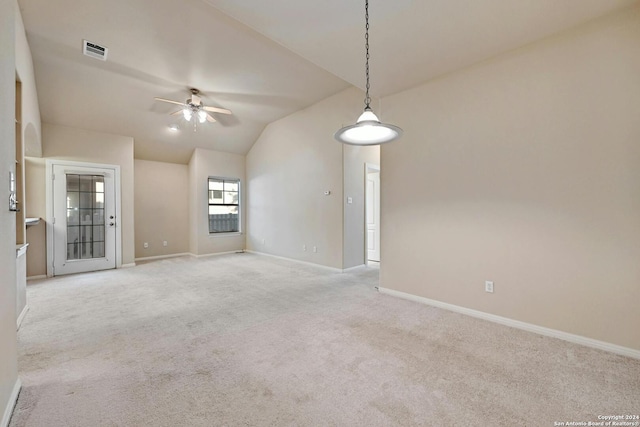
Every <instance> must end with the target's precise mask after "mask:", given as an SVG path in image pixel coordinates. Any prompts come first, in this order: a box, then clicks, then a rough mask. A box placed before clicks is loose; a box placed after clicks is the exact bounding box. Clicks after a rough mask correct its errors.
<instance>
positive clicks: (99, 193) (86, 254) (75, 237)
mask: <svg viewBox="0 0 640 427" xmlns="http://www.w3.org/2000/svg"><path fill="white" fill-rule="evenodd" d="M66 178H67V260H77V259H90V258H103V257H104V251H105V242H104V234H105V230H104V228H105V223H104V188H105V187H104V177H102V176H96V175H79V174H67V176H66Z"/></svg>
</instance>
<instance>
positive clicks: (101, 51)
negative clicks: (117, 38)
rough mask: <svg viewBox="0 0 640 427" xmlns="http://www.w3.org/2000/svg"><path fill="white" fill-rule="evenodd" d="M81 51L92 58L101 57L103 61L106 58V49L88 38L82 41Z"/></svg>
mask: <svg viewBox="0 0 640 427" xmlns="http://www.w3.org/2000/svg"><path fill="white" fill-rule="evenodd" d="M82 42H83V43H82V53H84V54H85V55H87V56H90V57H92V58H96V59H101V60H103V61H106V60H107V51H108V50H109V49H107V48H106V47H104V46H100V45H99V44H96V43H92V42H90V41H89V40H83V41H82Z"/></svg>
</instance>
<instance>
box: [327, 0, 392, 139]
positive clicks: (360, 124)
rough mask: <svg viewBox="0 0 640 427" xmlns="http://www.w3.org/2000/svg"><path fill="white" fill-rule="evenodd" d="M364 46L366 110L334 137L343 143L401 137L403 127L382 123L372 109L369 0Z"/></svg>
mask: <svg viewBox="0 0 640 427" xmlns="http://www.w3.org/2000/svg"><path fill="white" fill-rule="evenodd" d="M364 19H365V27H364V29H365V31H364V46H365V52H366V54H365V59H366V61H365V77H366V86H365V89H366V91H365V97H364V112H363V113H362V114H361V115H360V117H358V120H357V121H356V123H355V124H354V125H349V126H345V127H343V128H342V129H339V130H338V131H337V132H336V133H335V134H334V135H333V137H334V138H335V139H337V140H338V141H339V142H342V143H343V144H350V145H380V144H384V143H386V142H391V141H393V140H395V139H398V138H400V136H401V135H402V129H400V128H399V127H397V126H394V125H389V124H385V123H380V120H379V119H378V117H377V116H376V115H375V114H374V112H373V110H372V109H371V96H370V95H369V90H370V89H371V84H370V82H369V77H370V76H369V58H370V56H369V0H365V2H364Z"/></svg>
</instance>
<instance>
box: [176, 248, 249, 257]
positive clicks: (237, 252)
mask: <svg viewBox="0 0 640 427" xmlns="http://www.w3.org/2000/svg"><path fill="white" fill-rule="evenodd" d="M244 252H246V251H245V250H243V249H239V250H237V251H227V252H214V253H211V254H202V255H196V254H192V253H188V254H186V255H190V256H192V257H193V258H208V257H211V256H218V255H229V254H241V253H244Z"/></svg>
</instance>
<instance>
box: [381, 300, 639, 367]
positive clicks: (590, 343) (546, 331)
mask: <svg viewBox="0 0 640 427" xmlns="http://www.w3.org/2000/svg"><path fill="white" fill-rule="evenodd" d="M378 291H380V293H383V294H387V295H392V296H395V297H399V298H403V299H407V300H410V301H415V302H419V303H421V304H426V305H431V306H433V307H438V308H443V309H445V310H449V311H454V312H456V313H461V314H466V315H467V316H471V317H476V318H478V319H483V320H488V321H489V322H494V323H499V324H501V325H505V326H510V327H512V328H516V329H522V330H524V331H528V332H533V333H536V334H540V335H544V336H547V337H552V338H558V339H561V340H564V341H568V342H572V343H574V344H580V345H584V346H586V347H592V348H597V349H599V350H604V351H608V352H610V353H615V354H619V355H621V356H626V357H631V358H634V359H640V350H635V349H633V348H629V347H623V346H620V345H616V344H611V343H608V342H604V341H599V340H595V339H592V338H587V337H583V336H581V335H574V334H570V333H568V332H563V331H558V330H556V329H551V328H545V327H543V326H538V325H534V324H531V323H526V322H521V321H519V320H513V319H509V318H507V317H502V316H496V315H495V314H490V313H485V312H483V311H478V310H472V309H470V308H465V307H460V306H458V305H453V304H448V303H445V302H441V301H436V300H432V299H429V298H424V297H420V296H417V295H412V294H407V293H405V292H400V291H395V290H393V289H387V288H378Z"/></svg>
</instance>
